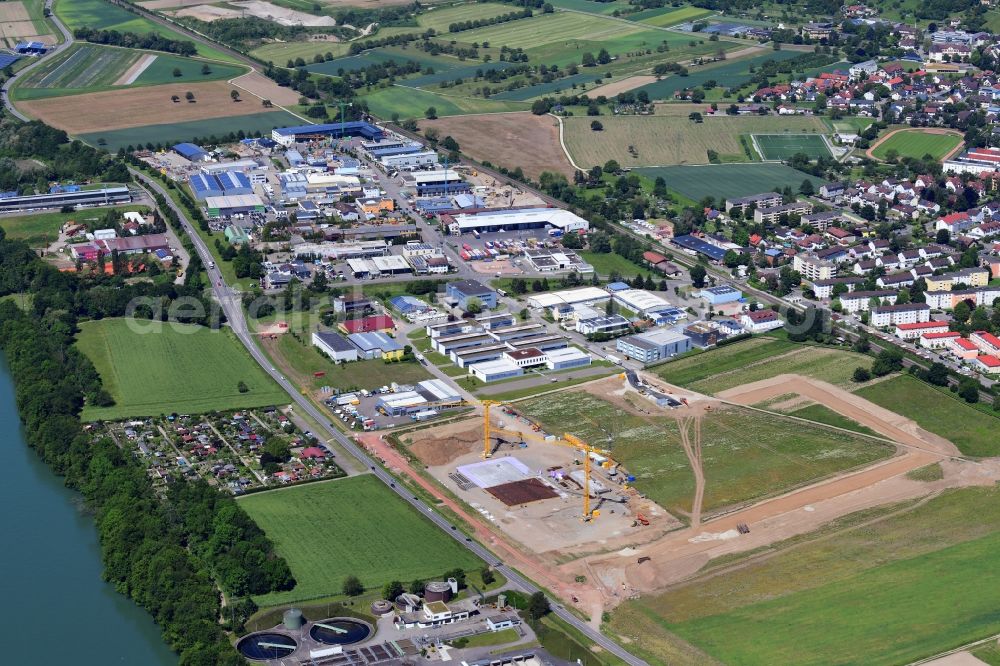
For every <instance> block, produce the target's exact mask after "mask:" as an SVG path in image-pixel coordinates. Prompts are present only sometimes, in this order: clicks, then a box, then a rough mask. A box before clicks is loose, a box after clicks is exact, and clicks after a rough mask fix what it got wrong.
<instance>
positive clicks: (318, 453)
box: [299, 446, 326, 460]
mask: <svg viewBox="0 0 1000 666" xmlns="http://www.w3.org/2000/svg"><path fill="white" fill-rule="evenodd" d="M299 458H304V459H306V460H326V451H324V450H323V449H321V448H319V447H318V446H310V447H307V448H305V449H302V453H300V454H299Z"/></svg>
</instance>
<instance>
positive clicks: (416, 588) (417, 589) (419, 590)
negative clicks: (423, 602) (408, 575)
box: [410, 578, 424, 596]
mask: <svg viewBox="0 0 1000 666" xmlns="http://www.w3.org/2000/svg"><path fill="white" fill-rule="evenodd" d="M410 594H419V595H421V596H422V595H423V594H424V581H422V580H420V579H419V578H418V579H416V580H414V581H413V582H411V583H410Z"/></svg>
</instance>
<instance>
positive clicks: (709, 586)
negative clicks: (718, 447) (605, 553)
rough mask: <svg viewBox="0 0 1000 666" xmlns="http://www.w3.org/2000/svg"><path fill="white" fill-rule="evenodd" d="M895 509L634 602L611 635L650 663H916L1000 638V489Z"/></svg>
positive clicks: (617, 617)
mask: <svg viewBox="0 0 1000 666" xmlns="http://www.w3.org/2000/svg"><path fill="white" fill-rule="evenodd" d="M899 509H900V511H899V513H898V514H897V515H893V514H891V513H890V514H888V515H886V514H885V512H884V511H883V512H882V517H881V518H880V519H878V520H872V521H870V520H869V518H871V516H870V515H868V516H866V515H865V514H859V515H857V516H847V517H845V518H843V519H841V520H839V521H836V522H835V523H834V524H832V525H830V526H828V527H826V528H823V529H822V530H821V531H820V533H819V534H817V535H813V536H812V537H804V538H795V539H792V540H791V541H790V542H788V543H787V544H782V543H779V544H776V545H775V546H774V547H773V548H772V549H770V551H769V556H768V557H766V558H760V559H748V560H746V563H745V565H743V566H739V567H734V569H733V570H731V571H723V572H719V573H716V574H714V575H712V576H711V577H706V578H702V579H700V580H697V584H692V585H685V586H683V587H680V588H677V589H676V590H673V591H671V592H667V593H665V594H661V595H657V596H651V597H647V598H643V599H640V600H637V601H630V602H627V603H626V604H624V605H623V606H621V607H619V609H617V610H616V611H614V614H613V615H612V618H611V621H610V623H608V624H607V625H606V627H607V629H608V630H609V633H611V634H612V635H614V634H618V635H621V636H625V637H627V638H633V639H635V642H630V647H632V648H635V649H637V651H639V652H640V654H642V655H649V654H651V652H650V651H651V650H657V649H659V648H660V646H663V645H666V646H672V647H673V648H674V649H675V651H680V650H686V651H687V653H688V654H691V653H693V652H696V651H697V650H702V651H704V653H707V655H709V657H708V658H706V659H704V660H700V661H702V663H706V662H710V661H712V659H711V658H715V659H717V660H719V661H721V662H725V663H739V664H748V665H755V664H760V665H765V664H767V665H770V664H830V663H837V664H860V663H864V664H875V665H880V664H886V665H888V664H901V663H909V662H911V661H914V660H917V659H919V658H922V657H926V656H929V655H932V654H935V653H937V652H941V651H944V650H947V649H950V648H953V647H956V646H958V645H962V644H964V643H967V642H970V641H974V640H976V639H979V638H983V637H986V636H989V635H991V634H995V633H997V632H1000V614H997V612H996V603H995V595H994V594H993V590H995V589H996V586H997V585H998V584H1000V573H998V567H996V566H993V565H994V564H998V563H1000V555H998V553H1000V532H998V531H997V527H996V526H997V524H998V521H1000V490H998V489H997V488H995V487H991V488H968V489H962V490H952V491H947V492H945V493H943V494H942V495H940V496H938V497H935V498H933V499H931V500H930V501H929V502H927V503H925V504H916V505H910V506H909V507H899ZM831 537H832V538H831ZM793 544H794V545H795V548H788V547H787V546H789V545H793ZM728 564H730V565H731V564H732V562H728ZM819 572H822V575H818V573H819ZM678 637H679V638H680V639H683V640H684V641H687V642H688V645H687V646H684V645H683V643H681V642H680V640H678ZM678 645H679V646H680V647H678ZM654 656H655V655H654ZM657 661H662V659H658V660H657Z"/></svg>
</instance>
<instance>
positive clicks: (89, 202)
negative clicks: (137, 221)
mask: <svg viewBox="0 0 1000 666" xmlns="http://www.w3.org/2000/svg"><path fill="white" fill-rule="evenodd" d="M130 201H132V193H131V192H129V189H128V188H127V187H102V188H100V189H97V190H80V191H78V192H57V193H55V194H28V195H25V196H20V197H17V196H15V197H7V198H3V199H0V211H10V210H41V209H45V208H62V207H63V206H113V205H115V204H122V203H129V202H130Z"/></svg>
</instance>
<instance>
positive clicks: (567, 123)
mask: <svg viewBox="0 0 1000 666" xmlns="http://www.w3.org/2000/svg"><path fill="white" fill-rule="evenodd" d="M704 110H705V107H704V105H695V104H679V105H673V104H669V105H660V106H658V107H657V115H654V116H610V117H602V118H600V119H599V120H600V122H601V124H602V125H603V126H604V129H603V130H601V131H600V132H595V131H593V130H592V129H591V128H590V123H591V121H592V120H593V118H588V117H586V116H576V117H571V118H565V119H564V120H563V127H564V133H565V141H566V147H567V148H568V149H569V152H570V155H572V156H573V160H574V161H575V162H576V163H577V164H580V165H583V166H588V167H589V166H593V165H596V164H604V163H605V162H606V161H607V160H609V159H614V160H617V161H618V163H619V164H621V165H624V166H665V165H674V164H708V151H709V150H714V151H715V152H717V153H718V154H719V155H720V158H721V159H722V160H723V161H727V162H748V161H750V157H749V156H748V155H747V153H746V150H745V149H744V147H743V142H742V141H741V138H743V139H744V140H748V139H747V135H749V134H757V133H769V134H774V135H775V136H776V138H778V139H780V138H782V137H781V136H780V135H778V134H777V133H778V132H796V133H797V134H795V136H796V137H802V138H803V139H804V140H810V139H811V140H813V141H815V142H817V143H819V144H821V145H824V150H825V144H823V139H822V138H820V136H819V135H818V134H799V133H800V132H816V133H821V132H826V131H828V130H827V128H826V125H825V124H824V123H823V121H822V120H821V119H819V118H814V117H806V116H796V117H791V118H786V117H778V116H727V115H721V116H718V117H714V118H712V117H709V118H705V119H704V122H701V123H696V122H694V121H692V120H689V119H688V115H689V114H690V113H693V112H703V111H704ZM629 146H632V147H633V148H635V153H634V154H633V152H632V151H630V150H629ZM826 155H829V152H827V153H826ZM801 182H802V181H801V179H800V180H799V183H801Z"/></svg>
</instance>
